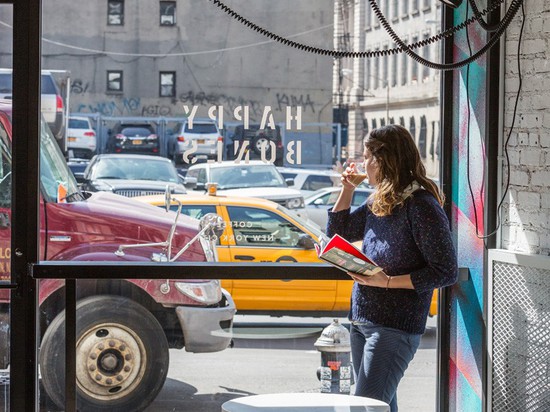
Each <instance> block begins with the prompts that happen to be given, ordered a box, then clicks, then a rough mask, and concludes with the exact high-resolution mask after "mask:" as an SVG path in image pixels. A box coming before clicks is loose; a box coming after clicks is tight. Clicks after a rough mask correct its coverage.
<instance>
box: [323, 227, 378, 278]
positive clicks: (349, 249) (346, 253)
mask: <svg viewBox="0 0 550 412" xmlns="http://www.w3.org/2000/svg"><path fill="white" fill-rule="evenodd" d="M315 249H316V250H317V256H319V259H322V260H324V261H325V262H328V263H330V264H331V265H334V266H336V267H337V268H339V269H342V270H343V271H345V272H353V273H360V274H362V275H369V276H371V275H374V274H375V273H376V272H379V271H381V270H382V268H381V267H380V266H378V265H377V264H376V263H374V262H373V261H372V260H371V259H369V258H368V257H367V256H365V254H364V253H363V252H361V251H360V250H359V249H357V248H356V247H355V246H354V245H352V244H351V243H350V242H348V241H347V240H346V239H344V238H343V237H342V236H340V235H334V236H333V237H332V238H331V239H330V240H329V241H328V242H326V243H325V242H323V241H322V240H321V241H320V242H319V244H316V245H315Z"/></svg>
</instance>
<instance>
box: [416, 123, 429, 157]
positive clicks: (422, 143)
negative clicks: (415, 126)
mask: <svg viewBox="0 0 550 412" xmlns="http://www.w3.org/2000/svg"><path fill="white" fill-rule="evenodd" d="M427 129H428V124H427V121H426V116H421V117H420V134H419V135H418V151H419V152H420V157H422V159H425V158H426V139H427V137H428V130H427Z"/></svg>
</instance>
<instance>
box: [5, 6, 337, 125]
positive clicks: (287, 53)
mask: <svg viewBox="0 0 550 412" xmlns="http://www.w3.org/2000/svg"><path fill="white" fill-rule="evenodd" d="M263 3H264V4H263V5H262V7H254V8H251V7H249V4H248V2H246V1H242V0H237V1H231V2H228V5H230V6H231V8H232V9H233V10H235V11H236V12H237V13H238V14H241V15H242V16H243V17H245V18H247V19H249V20H250V21H253V22H254V23H256V24H258V25H259V26H261V27H264V28H265V29H267V30H270V31H272V32H274V33H276V34H278V35H281V36H283V37H290V38H292V39H293V40H294V41H297V42H301V43H305V44H310V45H313V46H317V47H321V46H322V45H326V44H327V43H329V44H330V42H331V41H332V36H333V30H332V23H333V22H332V18H333V14H332V0H305V1H300V2H299V3H295V2H293V1H291V0H283V1H277V2H267V1H266V2H263ZM288 10H292V13H289V12H288ZM43 16H44V18H43V22H44V23H43V28H42V30H43V43H42V51H43V60H42V67H43V68H44V69H56V70H68V71H70V73H71V83H72V86H71V95H70V111H71V112H79V113H101V114H102V115H104V116H147V117H155V116H174V117H178V116H183V115H185V111H184V105H187V106H194V105H197V106H199V107H200V109H199V113H198V115H197V116H201V117H206V116H207V109H208V108H209V107H210V106H223V109H224V113H225V118H226V120H227V121H231V120H232V116H233V110H234V108H235V107H236V106H240V105H242V106H248V108H249V111H250V118H251V121H252V122H255V121H260V120H261V116H262V114H263V111H264V108H265V106H270V107H271V109H272V111H273V113H274V117H275V121H276V122H283V121H284V120H285V106H302V109H303V121H304V122H319V121H325V122H330V121H331V120H332V115H331V113H330V101H331V88H332V85H331V61H330V59H329V58H326V57H322V56H318V55H316V54H304V53H302V52H301V51H298V50H295V49H291V48H289V47H287V46H284V45H282V44H280V43H277V42H274V41H271V40H269V39H268V38H267V37H265V36H263V35H261V34H259V33H257V32H255V31H253V30H251V29H249V28H247V27H245V26H244V25H243V24H241V23H239V22H238V21H237V20H235V19H234V18H232V17H230V16H229V15H227V14H226V13H224V12H223V11H222V10H220V9H219V8H217V7H216V6H215V5H214V4H212V3H210V2H206V3H205V2H204V1H200V0H190V1H175V0H173V1H159V0H137V1H125V0H103V1H102V2H99V3H97V2H86V1H81V0H77V1H69V0H59V1H56V2H44V5H43ZM273 16H284V18H277V19H274V18H273ZM0 20H1V21H2V22H4V23H6V24H5V25H2V26H1V27H0V30H1V32H2V37H3V39H5V40H9V41H3V42H2V45H0V47H1V48H3V49H4V50H0V52H1V53H0V67H7V65H8V64H9V62H11V50H7V47H8V45H9V44H11V29H10V27H11V24H12V21H11V15H10V13H9V12H8V10H7V9H5V12H4V13H2V10H1V9H0ZM273 21H278V22H281V21H282V22H284V24H282V25H278V26H277V27H273ZM262 68H263V69H262ZM319 85H325V86H324V88H319ZM326 107H328V109H326Z"/></svg>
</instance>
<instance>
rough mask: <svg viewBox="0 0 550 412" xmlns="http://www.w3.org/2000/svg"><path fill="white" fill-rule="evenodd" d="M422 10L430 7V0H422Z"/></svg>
mask: <svg viewBox="0 0 550 412" xmlns="http://www.w3.org/2000/svg"><path fill="white" fill-rule="evenodd" d="M422 3H423V6H422V7H423V8H424V10H429V9H430V8H431V7H432V0H422Z"/></svg>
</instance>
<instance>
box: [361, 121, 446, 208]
mask: <svg viewBox="0 0 550 412" xmlns="http://www.w3.org/2000/svg"><path fill="white" fill-rule="evenodd" d="M365 147H366V149H367V150H368V151H369V152H370V154H371V155H372V157H373V158H374V160H376V162H377V164H378V173H377V176H376V178H377V182H378V184H377V190H376V192H374V194H373V195H372V205H371V209H372V212H373V213H374V214H375V215H376V216H387V215H390V214H391V213H392V211H393V210H394V209H395V208H396V207H400V206H402V205H403V204H404V202H405V199H404V198H403V195H402V194H403V191H404V190H405V189H406V188H407V186H409V185H410V184H411V183H412V182H413V181H417V182H418V183H419V184H420V186H422V187H423V188H424V189H426V190H427V191H428V192H430V193H431V194H432V195H433V196H434V197H435V198H436V199H437V201H438V202H439V204H440V205H441V206H443V203H444V202H445V197H444V195H443V193H442V192H441V191H440V190H439V188H438V187H437V185H436V184H435V183H434V182H433V181H432V180H430V179H428V178H427V177H426V168H425V167H424V165H423V164H422V161H421V160H420V153H418V148H417V147H416V144H415V143H414V139H413V137H412V136H411V134H410V133H409V131H408V130H407V129H405V128H404V127H402V126H399V125H396V124H391V125H387V126H383V127H380V128H378V129H374V130H372V131H371V132H370V134H369V135H368V137H367V139H366V140H365Z"/></svg>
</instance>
